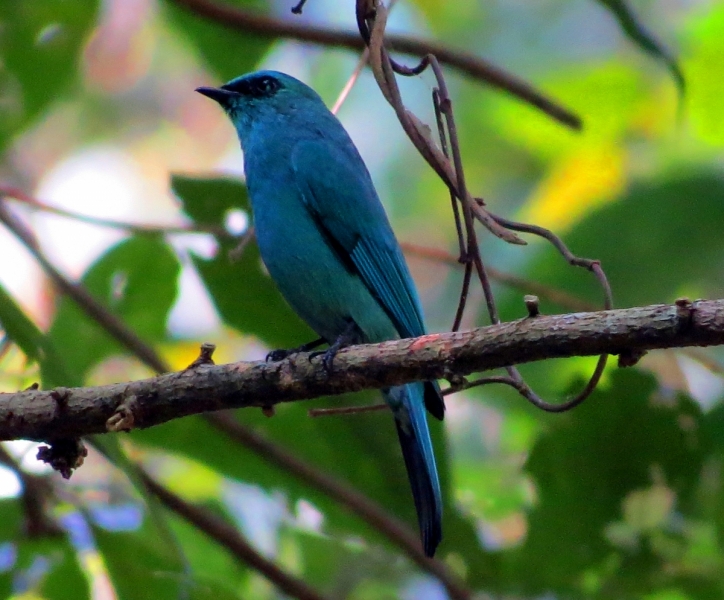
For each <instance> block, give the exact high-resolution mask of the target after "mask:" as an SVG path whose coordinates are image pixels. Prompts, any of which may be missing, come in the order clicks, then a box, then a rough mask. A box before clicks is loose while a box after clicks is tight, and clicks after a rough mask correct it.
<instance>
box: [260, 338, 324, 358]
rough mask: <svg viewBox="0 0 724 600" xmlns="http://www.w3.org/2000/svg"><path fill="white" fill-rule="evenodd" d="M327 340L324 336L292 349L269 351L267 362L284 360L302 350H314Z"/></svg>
mask: <svg viewBox="0 0 724 600" xmlns="http://www.w3.org/2000/svg"><path fill="white" fill-rule="evenodd" d="M326 341H327V340H325V339H324V338H319V339H318V340H314V341H311V342H307V343H306V344H302V345H301V346H298V347H297V348H292V349H291V350H284V349H281V350H272V351H271V352H269V354H267V355H266V361H267V362H277V361H280V360H284V359H285V358H289V357H290V356H291V355H292V354H299V353H300V352H309V351H310V350H314V349H315V348H318V347H319V346H321V345H322V344H324V343H325V342H326Z"/></svg>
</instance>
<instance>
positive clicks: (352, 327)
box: [309, 319, 361, 373]
mask: <svg viewBox="0 0 724 600" xmlns="http://www.w3.org/2000/svg"><path fill="white" fill-rule="evenodd" d="M360 339H361V333H360V330H359V327H357V323H355V322H354V321H353V320H352V319H349V321H348V322H347V326H346V327H345V329H344V331H343V332H342V333H340V334H339V336H338V337H337V339H336V340H335V341H334V343H333V344H330V346H329V348H328V349H327V350H319V351H317V352H312V353H311V354H310V355H309V358H314V357H315V356H319V355H320V354H323V355H324V358H322V363H323V364H324V368H325V370H326V371H327V373H331V372H332V363H333V362H334V357H335V356H336V355H337V352H339V351H340V350H341V349H342V348H346V347H347V346H351V345H352V344H356V343H359V341H360Z"/></svg>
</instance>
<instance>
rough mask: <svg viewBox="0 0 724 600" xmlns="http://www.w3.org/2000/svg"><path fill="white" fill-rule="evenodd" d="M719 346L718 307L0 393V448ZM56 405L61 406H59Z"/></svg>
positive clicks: (544, 320)
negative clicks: (567, 360)
mask: <svg viewBox="0 0 724 600" xmlns="http://www.w3.org/2000/svg"><path fill="white" fill-rule="evenodd" d="M716 344H724V300H709V301H706V300H700V301H697V302H694V303H692V302H691V301H689V300H685V299H682V300H679V301H677V303H676V304H673V305H665V304H658V305H653V306H644V307H637V308H629V309H622V310H608V311H600V312H589V313H573V314H565V315H554V316H539V317H534V318H526V319H520V320H518V321H510V322H507V323H501V324H498V325H492V326H490V327H481V328H478V329H473V330H470V331H464V332H455V333H437V334H430V335H425V336H422V337H419V338H412V339H405V340H396V341H391V342H384V343H382V344H368V345H364V346H352V347H350V348H347V349H344V350H341V351H340V352H339V353H338V354H337V356H336V357H335V359H334V365H333V367H332V369H331V371H329V372H328V371H327V369H326V368H325V366H324V364H323V359H322V357H319V356H317V357H314V358H311V357H310V355H309V354H308V353H302V354H297V355H294V356H292V357H291V358H289V359H286V360H283V361H279V362H268V363H267V362H239V363H232V364H228V365H218V366H217V365H200V366H198V367H195V368H192V369H186V370H184V371H181V372H178V373H169V374H166V375H161V376H158V377H154V378H150V379H144V380H140V381H133V382H129V383H117V384H112V385H104V386H98V387H87V388H72V389H69V388H63V390H62V391H58V390H51V391H38V390H27V391H23V392H17V393H10V394H0V440H11V439H33V440H50V441H52V440H56V439H62V438H77V437H81V436H85V435H89V434H94V433H103V432H107V431H121V430H131V429H135V428H145V427H151V426H153V425H159V424H161V423H164V422H166V421H169V420H171V419H175V418H179V417H183V416H186V415H191V414H197V413H202V412H206V411H213V410H221V409H230V408H242V407H251V406H254V407H261V408H267V409H268V408H270V407H272V406H273V405H275V404H278V403H280V402H290V401H294V400H305V399H310V398H316V397H319V396H326V395H335V394H342V393H345V392H354V391H358V390H362V389H369V388H383V387H387V386H391V385H400V384H404V383H408V382H411V381H420V380H426V379H438V378H450V377H453V376H465V375H468V374H470V373H473V372H476V371H485V370H489V369H496V368H500V367H505V366H508V365H512V364H520V363H527V362H531V361H537V360H544V359H547V358H564V357H570V356H591V355H598V354H604V353H605V354H622V355H623V356H624V357H625V358H626V364H627V365H630V364H633V362H634V359H635V357H640V356H641V355H642V354H643V353H644V352H645V351H647V350H651V349H655V348H673V347H685V346H709V345H716ZM59 397H62V402H61V401H59V400H58V398H59Z"/></svg>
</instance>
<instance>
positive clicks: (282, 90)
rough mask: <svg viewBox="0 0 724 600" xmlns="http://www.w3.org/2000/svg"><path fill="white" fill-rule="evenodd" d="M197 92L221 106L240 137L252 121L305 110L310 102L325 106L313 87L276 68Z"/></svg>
mask: <svg viewBox="0 0 724 600" xmlns="http://www.w3.org/2000/svg"><path fill="white" fill-rule="evenodd" d="M196 91H197V92H199V93H200V94H203V95H204V96H207V97H209V98H211V99H212V100H215V101H216V102H218V103H219V104H220V105H221V107H222V108H223V109H224V111H225V112H226V114H228V115H229V117H230V118H231V120H232V121H233V123H234V125H235V126H236V129H237V131H238V132H239V135H240V136H241V137H242V138H243V137H245V134H246V133H247V132H248V131H249V130H250V129H251V128H252V127H253V126H254V125H255V124H258V123H263V122H266V121H267V120H271V121H272V122H276V121H277V119H278V117H279V116H280V115H285V114H290V113H293V112H296V111H298V110H299V109H302V110H304V109H307V110H308V107H309V105H310V104H311V105H312V106H315V105H319V106H321V107H324V103H323V102H322V99H321V98H320V97H319V96H318V95H317V93H316V92H315V91H314V90H313V89H312V88H310V87H309V86H307V85H306V84H304V83H302V82H301V81H299V80H298V79H295V78H294V77H292V76H291V75H286V74H284V73H280V72H278V71H256V72H254V73H248V74H247V75H242V76H241V77H237V78H236V79H232V80H231V81H229V82H228V83H225V84H224V85H222V86H221V87H219V88H213V87H200V88H196ZM325 110H326V109H325Z"/></svg>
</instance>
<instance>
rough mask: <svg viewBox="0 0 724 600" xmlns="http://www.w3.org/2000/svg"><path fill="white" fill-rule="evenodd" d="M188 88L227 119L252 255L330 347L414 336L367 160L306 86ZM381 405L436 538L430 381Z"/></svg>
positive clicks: (411, 310)
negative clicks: (239, 157)
mask: <svg viewBox="0 0 724 600" xmlns="http://www.w3.org/2000/svg"><path fill="white" fill-rule="evenodd" d="M196 91H197V92H199V93H201V94H203V95H204V96H208V97H209V98H211V99H213V100H215V101H216V102H218V103H219V104H220V105H221V107H222V108H223V109H224V111H225V112H226V114H227V115H228V116H229V118H230V119H231V121H232V123H233V124H234V126H235V127H236V132H237V134H238V135H239V141H240V142H241V147H242V149H243V151H244V170H245V173H246V183H247V187H248V190H249V197H250V198H251V205H252V211H253V213H254V227H255V231H256V237H257V241H258V244H259V250H260V252H261V256H262V259H263V261H264V264H265V265H266V267H267V270H268V271H269V274H270V275H271V277H272V279H273V280H274V281H275V283H276V285H277V287H278V288H279V290H280V291H281V293H282V295H283V296H284V298H285V299H286V301H287V302H288V303H289V304H290V305H291V306H292V308H293V309H294V310H295V311H296V313H297V314H298V315H299V316H300V317H301V318H302V319H304V320H305V321H306V322H307V323H308V324H309V325H310V327H311V328H312V329H313V330H314V331H316V332H317V334H318V335H319V336H321V338H323V340H324V341H326V342H327V343H328V344H329V345H330V349H331V351H332V354H331V355H328V356H333V352H334V350H335V349H337V348H339V347H341V346H342V345H348V344H351V343H365V342H367V343H374V342H382V341H385V340H392V339H399V338H409V337H416V336H420V335H423V334H424V333H425V325H424V322H423V318H422V309H421V308H420V301H419V299H418V296H417V292H416V290H415V285H414V283H413V281H412V278H411V277H410V272H409V270H408V268H407V265H406V263H405V259H404V258H403V256H402V251H401V250H400V246H399V244H398V243H397V240H396V239H395V235H394V233H393V232H392V228H391V227H390V223H389V221H388V220H387V215H386V214H385V211H384V208H383V207H382V204H381V203H380V200H379V198H378V196H377V192H376V191H375V188H374V185H373V184H372V179H371V178H370V175H369V173H368V171H367V167H366V166H365V164H364V162H363V161H362V157H361V156H360V155H359V152H358V151H357V148H355V146H354V144H353V143H352V140H351V139H350V137H349V135H348V134H347V132H346V131H345V129H344V127H342V124H341V123H340V122H339V121H338V120H337V118H336V117H335V116H334V115H333V114H332V113H331V112H330V111H329V110H328V109H327V107H326V106H325V105H324V102H323V101H322V99H321V98H320V97H319V96H318V95H317V93H316V92H315V91H314V90H312V89H311V88H310V87H308V86H307V85H305V84H304V83H302V82H301V81H299V80H297V79H295V78H293V77H291V76H289V75H285V74H284V73H279V72H276V71H258V72H256V73H250V74H248V75H244V76H242V77H238V78H236V79H233V80H232V81H229V82H228V83H227V84H225V85H223V86H221V87H220V88H209V87H201V88H198V89H197V90H196ZM383 394H384V397H385V400H386V402H387V403H388V404H389V406H390V408H391V409H392V414H393V415H394V419H395V423H396V425H397V433H398V436H399V440H400V445H401V447H402V455H403V457H404V459H405V465H406V467H407V473H408V477H409V479H410V485H411V487H412V494H413V498H414V501H415V507H416V509H417V517H418V522H419V525H420V532H421V537H422V545H423V549H424V551H425V554H426V555H427V556H433V555H434V553H435V549H436V548H437V545H438V544H439V542H440V539H441V538H442V526H441V521H442V497H441V493H440V483H439V481H438V475H437V468H436V466H435V455H434V453H433V448H432V441H431V439H430V431H429V429H428V425H427V419H426V415H425V408H427V410H429V411H430V413H431V414H432V415H434V416H435V417H437V418H438V419H442V418H443V416H444V411H445V404H444V402H443V398H442V395H441V394H440V388H439V386H438V385H437V383H436V382H433V381H427V382H418V383H411V384H408V385H403V386H396V387H391V388H389V389H385V390H383Z"/></svg>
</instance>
